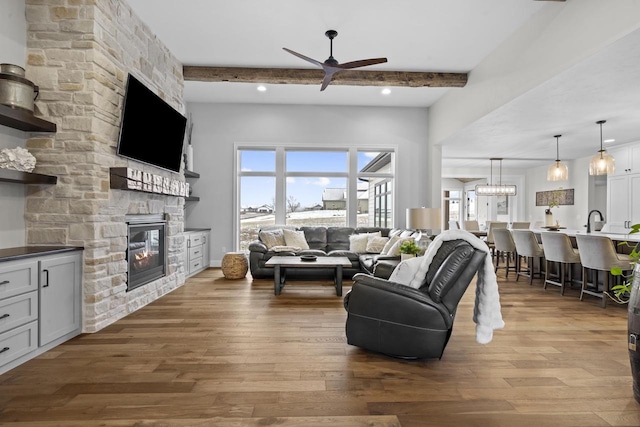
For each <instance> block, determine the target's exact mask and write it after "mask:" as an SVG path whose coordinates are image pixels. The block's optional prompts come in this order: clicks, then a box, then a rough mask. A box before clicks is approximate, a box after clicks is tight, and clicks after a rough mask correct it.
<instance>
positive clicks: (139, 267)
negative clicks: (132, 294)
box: [127, 214, 167, 292]
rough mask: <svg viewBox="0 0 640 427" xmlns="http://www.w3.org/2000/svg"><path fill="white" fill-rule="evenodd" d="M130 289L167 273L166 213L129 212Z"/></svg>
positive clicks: (128, 258)
mask: <svg viewBox="0 0 640 427" xmlns="http://www.w3.org/2000/svg"><path fill="white" fill-rule="evenodd" d="M127 224H128V227H129V232H128V236H129V237H128V240H129V241H128V245H127V263H128V266H129V268H128V280H127V292H129V291H131V290H133V289H136V288H138V287H140V286H143V285H145V284H147V283H149V282H152V281H154V280H157V279H159V278H161V277H164V276H165V275H166V266H167V256H166V237H165V236H166V233H165V228H166V224H167V221H166V220H165V218H164V215H162V214H159V215H127Z"/></svg>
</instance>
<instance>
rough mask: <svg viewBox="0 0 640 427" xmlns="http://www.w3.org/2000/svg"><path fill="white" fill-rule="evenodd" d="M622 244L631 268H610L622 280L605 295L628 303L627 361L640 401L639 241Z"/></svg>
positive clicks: (637, 227)
mask: <svg viewBox="0 0 640 427" xmlns="http://www.w3.org/2000/svg"><path fill="white" fill-rule="evenodd" d="M638 232H640V224H635V225H633V226H632V227H631V232H630V233H629V234H634V233H638ZM622 244H623V245H626V246H628V247H632V249H631V253H630V254H629V258H630V259H631V266H632V267H633V269H632V270H631V274H628V275H625V274H624V272H623V271H622V270H621V269H620V268H613V269H611V274H613V275H614V276H622V278H623V282H622V284H621V285H616V286H614V287H612V288H611V291H612V292H613V296H612V295H609V294H607V295H609V297H610V298H612V299H613V300H614V301H616V302H618V303H621V304H629V307H628V311H627V313H628V314H627V333H628V348H629V361H630V363H631V376H632V377H633V396H634V397H635V399H636V401H637V402H639V403H640V340H639V337H640V263H639V262H638V261H639V260H640V253H639V252H638V248H639V247H640V243H636V244H635V245H634V246H632V245H630V244H629V243H628V242H623V243H622Z"/></svg>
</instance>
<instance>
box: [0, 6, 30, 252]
mask: <svg viewBox="0 0 640 427" xmlns="http://www.w3.org/2000/svg"><path fill="white" fill-rule="evenodd" d="M26 28H27V21H26V19H25V3H24V0H3V1H2V13H0V46H2V58H0V62H3V63H9V64H15V65H19V66H21V67H24V66H25V60H26V59H25V58H26V55H27V29H26ZM25 142H26V134H25V133H24V132H22V131H19V130H15V129H12V128H8V127H6V126H2V125H0V148H14V147H17V146H20V147H24V146H25ZM25 191H26V187H25V186H24V185H22V184H10V183H4V182H1V183H0V249H4V248H11V247H16V246H24V244H25V241H26V237H25V236H26V232H25V223H24V201H25Z"/></svg>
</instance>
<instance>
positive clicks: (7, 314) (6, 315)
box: [0, 313, 10, 320]
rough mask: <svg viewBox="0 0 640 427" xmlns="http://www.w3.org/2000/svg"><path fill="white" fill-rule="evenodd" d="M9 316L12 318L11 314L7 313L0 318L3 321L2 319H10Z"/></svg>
mask: <svg viewBox="0 0 640 427" xmlns="http://www.w3.org/2000/svg"><path fill="white" fill-rule="evenodd" d="M9 316H10V314H9V313H5V314H3V315H2V316H0V320H2V319H6V318H7V317H9Z"/></svg>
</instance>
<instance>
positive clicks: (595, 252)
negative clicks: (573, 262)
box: [576, 234, 632, 308]
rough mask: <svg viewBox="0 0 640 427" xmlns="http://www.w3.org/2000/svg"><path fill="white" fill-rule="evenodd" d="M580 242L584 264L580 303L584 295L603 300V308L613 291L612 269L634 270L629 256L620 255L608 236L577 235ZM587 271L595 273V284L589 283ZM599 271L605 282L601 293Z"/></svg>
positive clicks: (581, 257)
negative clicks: (610, 282)
mask: <svg viewBox="0 0 640 427" xmlns="http://www.w3.org/2000/svg"><path fill="white" fill-rule="evenodd" d="M576 241H577V242H578V250H579V251H580V259H581V262H582V289H581V291H580V301H582V298H583V296H584V294H587V295H592V296H594V297H597V298H602V308H605V307H606V306H607V296H606V293H608V292H609V290H610V289H611V288H610V287H609V276H611V269H612V268H613V267H619V268H621V269H622V270H623V271H625V272H628V271H629V270H631V269H632V266H631V261H630V259H629V255H627V254H619V253H617V252H616V248H615V246H614V244H613V241H612V240H611V239H610V238H609V237H606V236H593V235H587V234H576ZM587 269H589V270H591V271H593V276H594V277H593V282H591V283H589V282H588V281H587ZM598 271H603V272H604V273H605V274H604V280H603V283H602V291H599V290H598V289H599V283H598Z"/></svg>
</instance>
